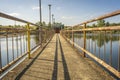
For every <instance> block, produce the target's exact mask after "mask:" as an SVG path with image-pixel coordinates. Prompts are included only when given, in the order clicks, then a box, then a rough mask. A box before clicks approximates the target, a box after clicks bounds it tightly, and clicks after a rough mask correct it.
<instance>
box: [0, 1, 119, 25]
mask: <svg viewBox="0 0 120 80" xmlns="http://www.w3.org/2000/svg"><path fill="white" fill-rule="evenodd" d="M41 1H42V21H45V22H46V23H48V22H49V8H48V4H51V5H52V6H51V13H52V14H54V18H55V21H56V22H61V23H63V24H65V25H69V26H74V25H76V24H79V23H82V22H84V21H86V20H89V19H92V18H95V17H98V16H100V15H104V14H107V13H110V12H113V11H116V10H119V9H120V0H41ZM0 12H3V13H6V14H9V15H12V16H15V17H18V18H20V19H23V20H27V21H30V22H32V23H36V22H38V21H39V0H0ZM114 20H116V21H118V20H120V17H117V18H116V19H114ZM8 24H14V21H11V20H7V19H3V18H1V17H0V25H8ZM18 24H19V23H18Z"/></svg>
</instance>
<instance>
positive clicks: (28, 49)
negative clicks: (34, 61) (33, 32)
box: [27, 23, 30, 59]
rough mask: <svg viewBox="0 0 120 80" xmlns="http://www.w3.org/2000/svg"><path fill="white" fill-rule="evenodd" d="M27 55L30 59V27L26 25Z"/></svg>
mask: <svg viewBox="0 0 120 80" xmlns="http://www.w3.org/2000/svg"><path fill="white" fill-rule="evenodd" d="M27 38H28V39H27V54H28V58H29V59H30V25H29V23H27Z"/></svg>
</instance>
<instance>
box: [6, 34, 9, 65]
mask: <svg viewBox="0 0 120 80" xmlns="http://www.w3.org/2000/svg"><path fill="white" fill-rule="evenodd" d="M6 50H7V65H8V64H9V50H8V32H7V33H6Z"/></svg>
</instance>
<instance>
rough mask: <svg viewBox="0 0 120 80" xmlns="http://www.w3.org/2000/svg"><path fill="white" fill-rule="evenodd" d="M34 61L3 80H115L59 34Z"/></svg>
mask: <svg viewBox="0 0 120 80" xmlns="http://www.w3.org/2000/svg"><path fill="white" fill-rule="evenodd" d="M31 60H32V59H31ZM33 60H34V61H33V62H32V64H31V65H29V66H28V65H27V66H28V67H27V69H24V70H23V71H22V72H21V73H19V74H16V70H18V69H20V68H21V67H20V66H18V68H17V69H14V70H12V71H11V72H9V73H8V75H7V76H5V77H4V78H3V80H8V79H9V80H14V79H16V80H18V79H20V80H113V78H112V77H111V76H110V75H109V74H106V72H105V71H103V70H102V69H101V68H100V67H98V66H97V65H95V64H94V63H93V62H90V61H89V60H88V59H86V58H83V57H81V56H80V55H79V54H78V53H77V52H76V51H75V50H74V49H73V48H72V47H71V46H70V44H69V43H68V42H66V40H65V39H64V38H63V37H61V36H60V35H57V34H55V35H54V37H53V38H52V40H51V41H50V43H49V44H48V45H47V46H46V48H45V49H44V50H43V51H42V53H41V54H40V55H39V56H37V57H36V59H33ZM21 65H23V64H21ZM93 66H95V67H93ZM19 71H20V70H19ZM9 75H10V76H9ZM16 76H17V77H16Z"/></svg>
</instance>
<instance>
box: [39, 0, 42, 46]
mask: <svg viewBox="0 0 120 80" xmlns="http://www.w3.org/2000/svg"><path fill="white" fill-rule="evenodd" d="M39 11H40V25H39V41H40V45H41V46H42V9H41V0H39Z"/></svg>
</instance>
